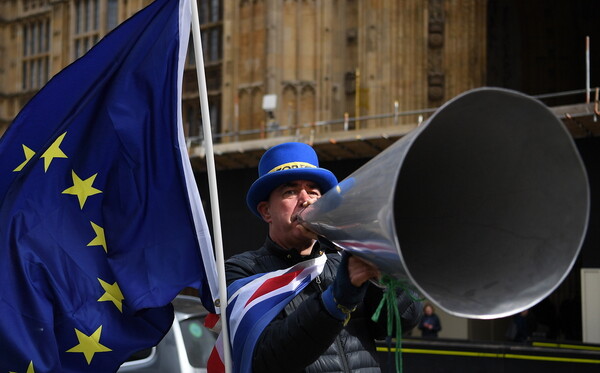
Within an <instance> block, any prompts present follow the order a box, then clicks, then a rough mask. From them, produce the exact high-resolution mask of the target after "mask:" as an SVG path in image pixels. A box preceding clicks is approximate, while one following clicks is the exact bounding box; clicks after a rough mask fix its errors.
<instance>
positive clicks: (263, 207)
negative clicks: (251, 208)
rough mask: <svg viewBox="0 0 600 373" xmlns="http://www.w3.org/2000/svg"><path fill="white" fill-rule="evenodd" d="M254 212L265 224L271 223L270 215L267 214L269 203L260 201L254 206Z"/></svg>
mask: <svg viewBox="0 0 600 373" xmlns="http://www.w3.org/2000/svg"><path fill="white" fill-rule="evenodd" d="M256 210H257V211H258V213H259V214H260V216H262V218H263V220H264V221H266V222H267V223H270V222H271V213H270V212H269V202H267V201H262V202H259V204H258V205H257V206H256Z"/></svg>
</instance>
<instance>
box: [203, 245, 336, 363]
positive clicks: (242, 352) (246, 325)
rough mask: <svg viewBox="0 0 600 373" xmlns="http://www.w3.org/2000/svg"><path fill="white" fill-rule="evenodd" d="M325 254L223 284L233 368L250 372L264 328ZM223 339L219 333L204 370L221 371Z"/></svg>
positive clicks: (304, 283) (317, 269) (321, 264)
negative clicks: (226, 286)
mask: <svg viewBox="0 0 600 373" xmlns="http://www.w3.org/2000/svg"><path fill="white" fill-rule="evenodd" d="M326 261H327V256H326V255H324V254H323V255H321V256H319V257H318V258H314V259H310V260H306V261H304V262H301V263H298V264H296V265H295V266H293V267H290V268H287V269H282V270H279V271H273V272H268V273H264V274H262V273H261V274H257V275H254V276H250V277H247V278H243V279H240V280H237V281H235V282H234V283H232V284H231V285H229V287H228V288H227V294H228V298H229V300H228V303H227V323H228V325H229V335H230V339H229V340H230V343H231V346H232V348H231V350H232V360H233V371H234V372H235V373H242V372H244V373H250V372H252V355H253V353H254V347H255V345H256V342H257V341H258V338H259V337H260V335H261V334H262V331H263V330H264V328H265V327H266V326H267V325H269V323H270V322H271V321H272V320H273V319H274V318H275V316H277V314H278V313H279V312H281V310H282V309H283V308H284V307H285V306H286V305H287V304H288V303H289V302H290V301H291V300H292V299H293V298H294V297H295V296H296V295H298V294H299V293H300V292H301V291H302V290H303V289H304V288H305V287H306V286H307V285H308V284H309V283H310V282H311V281H312V280H314V279H315V278H316V277H317V276H318V275H319V274H321V272H322V271H323V267H324V266H325V262H326ZM222 356H223V339H222V336H221V335H219V337H218V338H217V342H216V344H215V347H214V349H213V351H212V353H211V355H210V357H209V358H208V364H207V368H208V372H209V373H222V372H224V371H225V369H224V364H223V361H222V360H223V359H222Z"/></svg>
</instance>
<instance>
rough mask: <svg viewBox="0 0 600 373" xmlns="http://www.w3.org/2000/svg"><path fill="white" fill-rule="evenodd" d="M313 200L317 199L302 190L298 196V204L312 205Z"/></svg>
mask: <svg viewBox="0 0 600 373" xmlns="http://www.w3.org/2000/svg"><path fill="white" fill-rule="evenodd" d="M313 199H315V198H314V197H312V196H311V195H310V194H308V192H307V191H306V190H304V189H302V190H301V191H300V193H299V194H298V202H299V203H300V205H303V204H304V203H305V202H308V203H311V202H312V201H313Z"/></svg>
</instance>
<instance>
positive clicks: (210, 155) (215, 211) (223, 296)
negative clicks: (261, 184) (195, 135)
mask: <svg viewBox="0 0 600 373" xmlns="http://www.w3.org/2000/svg"><path fill="white" fill-rule="evenodd" d="M190 2H191V3H192V36H193V39H194V52H195V56H196V72H197V74H196V75H198V95H199V98H200V111H201V113H202V128H203V131H204V146H205V148H206V167H207V171H208V185H209V191H210V206H211V212H212V222H213V232H214V233H213V234H214V240H215V259H216V265H217V275H218V280H219V281H218V283H219V298H220V302H219V304H218V306H219V308H220V310H221V328H222V329H221V330H222V338H223V365H224V366H225V372H226V373H229V372H231V371H232V364H231V347H230V344H229V327H228V325H227V313H226V312H225V309H226V307H227V282H226V281H225V259H224V255H223V239H222V236H221V216H220V213H219V194H218V189H217V175H216V168H215V157H214V150H213V143H212V129H211V123H210V115H209V113H210V112H209V108H208V93H207V89H206V76H205V73H204V56H203V52H202V38H201V37H200V18H199V15H198V4H197V3H196V0H191V1H190Z"/></svg>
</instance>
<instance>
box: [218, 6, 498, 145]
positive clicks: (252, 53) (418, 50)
mask: <svg viewBox="0 0 600 373" xmlns="http://www.w3.org/2000/svg"><path fill="white" fill-rule="evenodd" d="M224 4H225V5H224V6H225V8H226V11H225V18H224V29H225V38H224V56H223V58H224V60H223V63H224V66H225V71H224V82H225V83H224V86H223V93H224V96H223V128H226V129H227V130H229V131H231V132H235V131H246V130H249V129H260V128H265V127H266V126H267V125H268V122H269V120H270V119H269V117H268V115H267V113H265V112H264V111H263V109H262V106H261V104H262V96H264V95H265V94H274V95H276V96H277V108H276V109H275V111H274V121H275V122H276V123H277V124H278V125H279V126H280V127H281V128H284V129H287V130H284V131H282V134H293V133H295V131H296V127H303V128H301V129H300V131H303V132H306V131H309V130H310V124H311V123H313V122H315V121H323V120H333V119H338V118H342V117H343V116H344V113H348V114H349V115H350V116H363V115H375V114H380V113H389V112H392V111H393V110H394V103H395V101H398V105H399V106H398V108H399V110H400V111H407V110H415V109H422V108H426V107H433V106H437V105H439V104H441V103H442V102H444V101H445V100H447V99H449V98H452V97H454V96H455V95H457V94H459V93H461V92H463V91H465V90H467V89H470V88H474V87H477V86H481V85H483V84H484V82H485V56H486V52H485V51H486V42H485V40H486V32H485V29H486V3H485V2H481V1H474V0H453V1H449V0H430V1H418V0H409V1H402V2H398V1H395V0H377V1H358V0H327V1H325V0H284V1H280V0H256V1H247V0H242V1H225V3H224ZM254 137H255V138H258V137H260V134H259V133H256V134H255V135H254Z"/></svg>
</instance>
